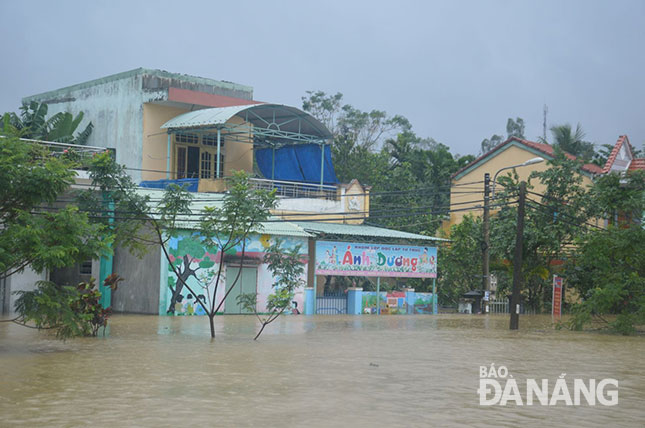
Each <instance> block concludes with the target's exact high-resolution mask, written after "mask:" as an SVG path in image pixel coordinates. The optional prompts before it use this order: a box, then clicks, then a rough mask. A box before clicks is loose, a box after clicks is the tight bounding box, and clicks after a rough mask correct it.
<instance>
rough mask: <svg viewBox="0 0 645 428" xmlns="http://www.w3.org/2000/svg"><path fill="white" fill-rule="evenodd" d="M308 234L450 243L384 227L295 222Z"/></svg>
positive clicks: (373, 239)
mask: <svg viewBox="0 0 645 428" xmlns="http://www.w3.org/2000/svg"><path fill="white" fill-rule="evenodd" d="M294 223H295V224H296V225H298V226H299V227H301V228H302V229H304V230H305V231H307V232H310V233H313V234H315V235H317V236H318V238H321V239H339V240H342V239H343V237H347V236H352V237H360V238H363V239H364V240H365V241H366V242H374V241H375V239H377V240H379V242H381V241H383V240H388V241H397V243H400V242H401V241H441V242H445V241H449V240H448V239H443V238H436V237H433V236H425V235H419V234H416V233H409V232H401V231H399V230H392V229H386V228H383V227H376V226H368V225H364V224H340V223H323V222H300V221H296V222H294Z"/></svg>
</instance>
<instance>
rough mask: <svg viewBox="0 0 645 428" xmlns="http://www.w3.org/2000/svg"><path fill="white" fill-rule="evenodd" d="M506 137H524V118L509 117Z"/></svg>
mask: <svg viewBox="0 0 645 428" xmlns="http://www.w3.org/2000/svg"><path fill="white" fill-rule="evenodd" d="M506 135H507V137H506V138H511V137H517V138H521V139H524V138H526V137H524V119H522V118H521V117H516V118H515V120H513V118H511V117H509V118H508V121H506Z"/></svg>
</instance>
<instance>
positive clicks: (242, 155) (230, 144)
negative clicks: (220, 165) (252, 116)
mask: <svg viewBox="0 0 645 428" xmlns="http://www.w3.org/2000/svg"><path fill="white" fill-rule="evenodd" d="M227 123H230V124H235V125H239V124H243V123H244V120H243V119H241V118H239V117H237V116H235V117H232V118H231V119H230V120H229V121H228V122H227ZM249 126H250V125H249ZM224 139H225V144H224V147H225V150H226V152H225V153H226V154H225V157H224V175H225V176H230V175H232V174H233V171H246V172H248V173H252V172H253V140H252V139H250V138H246V139H243V138H241V136H237V137H236V139H235V141H232V140H231V139H230V138H226V134H224Z"/></svg>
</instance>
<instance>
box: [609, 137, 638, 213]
mask: <svg viewBox="0 0 645 428" xmlns="http://www.w3.org/2000/svg"><path fill="white" fill-rule="evenodd" d="M637 170H645V158H636V157H634V150H633V148H632V145H631V144H630V142H629V138H628V137H627V135H621V136H620V137H618V141H616V144H615V145H614V148H613V150H612V151H611V154H610V155H609V158H608V159H607V163H605V166H604V168H603V169H602V172H603V173H604V174H611V173H617V174H624V173H626V172H629V171H637ZM635 217H636V218H637V219H638V218H639V216H638V213H636V216H635ZM628 218H631V219H633V218H634V216H632V215H625V213H614V216H613V218H610V219H609V221H610V222H616V223H620V222H622V221H629V220H628ZM640 220H641V222H642V224H645V213H642V216H640Z"/></svg>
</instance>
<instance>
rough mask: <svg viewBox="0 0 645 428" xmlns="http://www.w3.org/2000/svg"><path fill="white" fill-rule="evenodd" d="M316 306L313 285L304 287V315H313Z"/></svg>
mask: <svg viewBox="0 0 645 428" xmlns="http://www.w3.org/2000/svg"><path fill="white" fill-rule="evenodd" d="M315 308H316V295H315V294H314V288H313V287H305V315H313V314H314V312H315Z"/></svg>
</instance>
